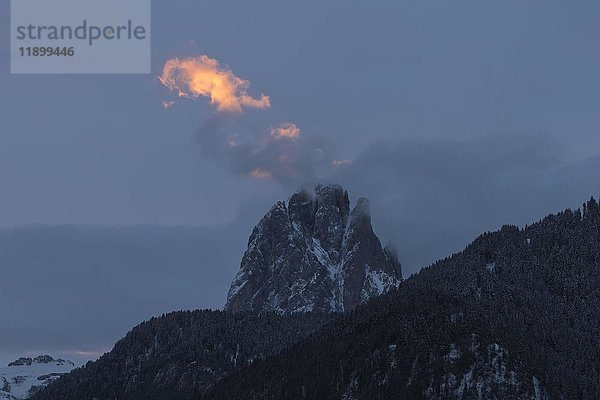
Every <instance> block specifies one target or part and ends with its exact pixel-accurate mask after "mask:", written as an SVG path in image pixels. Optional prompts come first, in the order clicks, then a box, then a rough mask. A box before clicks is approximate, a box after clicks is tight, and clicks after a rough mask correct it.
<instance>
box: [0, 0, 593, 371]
mask: <svg viewBox="0 0 600 400" xmlns="http://www.w3.org/2000/svg"><path fill="white" fill-rule="evenodd" d="M8 10H9V8H8V2H7V1H6V0H2V2H0V226H1V227H4V228H8V227H14V226H19V225H23V224H32V223H44V224H50V225H56V224H65V223H68V224H77V225H104V226H113V225H119V226H134V225H168V226H173V225H187V226H196V227H199V228H194V229H191V230H188V231H186V230H183V231H177V232H175V233H173V231H169V230H162V231H161V233H160V234H157V235H158V237H160V238H166V237H173V238H180V239H181V241H182V243H184V244H177V243H176V242H177V240H175V239H174V240H173V241H174V242H173V243H171V242H169V243H171V244H169V245H165V251H164V254H163V255H165V254H166V255H173V258H172V259H171V258H169V257H163V258H160V257H159V258H158V259H155V261H156V262H154V263H151V265H152V266H151V267H150V266H147V264H144V263H143V262H141V261H140V262H139V264H136V266H135V267H128V266H127V265H130V263H129V261H130V260H133V259H137V260H138V261H139V259H140V257H142V258H143V257H144V254H145V255H146V256H147V253H144V251H141V250H139V249H147V248H150V249H151V248H152V247H153V245H155V244H156V240H157V239H156V237H157V236H156V235H155V236H153V235H152V234H149V233H148V232H147V231H143V233H140V236H139V238H140V239H139V240H140V241H143V242H144V244H143V245H139V246H138V245H136V244H135V243H134V244H131V243H132V242H131V241H128V240H129V239H123V241H119V243H130V244H131V246H133V247H135V246H138V247H136V248H137V249H138V250H137V251H124V252H123V254H122V257H121V256H118V257H121V258H119V260H120V261H113V260H116V259H114V258H110V257H108V258H106V259H105V261H104V263H102V262H99V264H94V263H92V262H87V261H85V255H86V253H85V252H81V251H79V252H77V253H76V254H71V255H68V254H67V255H65V254H64V252H63V251H58V250H57V249H59V248H60V249H65V251H66V252H68V248H69V242H68V239H69V238H70V239H69V240H74V239H73V236H75V237H77V235H73V234H72V233H71V234H69V233H68V232H67V233H65V232H64V231H62V230H57V231H53V230H44V229H42V233H39V232H38V231H36V230H35V229H33V228H30V229H33V230H34V231H35V232H38V233H39V234H40V235H42V237H44V236H43V235H46V236H45V237H55V238H57V243H56V246H57V247H56V248H55V250H54V253H60V255H57V254H54V255H53V256H52V257H49V258H44V257H42V256H40V254H46V253H44V251H48V249H47V248H46V247H44V246H43V245H42V244H40V243H47V241H46V240H38V241H37V242H36V241H35V240H33V239H31V238H30V236H28V235H29V234H25V233H23V230H22V228H18V229H16V230H15V228H12V229H8V230H7V229H4V230H3V231H2V232H3V233H2V235H0V236H1V238H0V241H1V240H4V243H3V244H2V243H0V248H2V247H1V246H4V247H3V248H4V249H5V251H6V254H5V255H4V258H2V256H1V255H0V261H2V262H3V263H4V264H0V304H2V305H3V309H4V310H10V311H3V313H1V314H0V342H2V343H0V362H2V363H3V362H4V358H8V357H12V356H13V355H14V354H20V353H23V352H28V351H37V350H38V349H39V350H42V349H48V350H49V351H50V350H51V351H54V352H55V353H60V352H61V351H63V352H64V354H68V353H69V352H71V353H72V352H76V351H80V352H86V351H90V352H94V351H99V350H98V349H106V348H110V346H111V345H112V343H113V341H114V340H115V339H117V338H119V337H120V336H122V335H123V334H124V333H125V332H126V331H127V329H129V328H130V327H132V326H133V325H135V324H136V323H137V322H139V321H140V320H142V319H145V318H148V317H150V316H151V315H156V314H160V313H162V312H165V311H168V310H171V309H180V308H195V307H197V308H203V307H213V308H217V307H220V306H222V304H223V303H224V299H225V295H226V291H227V288H228V286H229V283H230V281H231V279H232V278H233V275H234V274H235V272H236V270H237V269H238V268H239V260H240V258H241V256H242V253H243V249H244V246H245V242H246V240H247V236H248V235H249V233H250V232H251V229H252V226H253V224H254V223H256V222H257V221H258V219H259V218H260V217H261V216H262V215H263V214H264V213H265V212H266V210H268V208H269V207H270V206H271V205H272V204H273V203H274V202H275V201H276V200H279V199H284V198H287V197H289V195H290V194H291V193H292V192H293V191H294V190H296V189H297V188H298V187H299V186H302V185H304V184H307V185H312V184H314V183H315V182H317V181H325V182H330V181H331V182H334V181H335V182H339V183H341V184H343V185H344V186H345V187H346V188H347V189H348V191H349V193H350V197H351V199H352V201H353V202H355V201H356V200H357V198H358V197H362V196H364V197H368V198H369V199H370V200H371V205H372V214H373V223H374V225H375V230H376V231H377V233H379V235H380V237H381V239H382V241H384V242H387V241H392V242H394V243H395V244H396V246H397V247H398V249H399V253H400V260H401V262H402V263H403V266H404V269H405V275H408V274H410V273H413V272H415V271H417V270H418V269H419V268H420V267H422V266H425V265H427V264H428V263H431V262H433V261H434V260H435V259H437V258H440V257H444V256H446V255H449V254H450V253H452V252H454V251H458V250H460V249H461V248H462V247H463V246H464V245H466V244H467V243H468V242H469V241H471V240H472V239H473V238H474V237H476V236H477V235H478V234H480V233H482V232H483V231H486V230H494V229H497V228H499V227H500V226H501V225H502V224H505V223H512V224H519V225H522V224H525V223H531V222H534V221H536V220H537V219H539V218H541V217H542V216H544V215H545V214H547V213H549V212H554V211H559V210H561V209H564V208H567V207H571V208H573V207H578V206H579V204H580V203H582V202H583V201H584V200H586V199H588V198H589V197H590V196H591V195H596V194H600V180H599V179H598V171H600V151H599V150H598V149H600V135H598V127H599V126H600V98H599V93H600V79H599V78H598V71H600V47H599V46H598V38H600V24H598V22H597V16H598V15H599V13H600V4H599V3H598V2H594V1H578V2H576V3H573V2H564V1H527V2H524V1H520V0H515V1H502V2H481V1H452V2H448V1H432V2H423V1H408V2H405V1H379V2H365V1H353V0H350V1H348V0H345V1H327V2H322V1H313V0H309V1H302V2H282V1H280V0H272V1H252V2H248V1H184V0H170V1H154V2H153V9H152V12H153V20H152V24H153V25H152V71H153V73H152V74H151V75H91V76H86V75H64V76H61V75H10V74H9V60H8V56H9V53H8V44H9V40H8V37H9V29H8V23H9V18H8ZM199 55H207V56H208V57H211V58H213V59H215V60H218V61H219V62H220V63H221V65H222V66H225V65H227V66H229V68H230V69H231V71H232V73H234V74H235V75H236V76H238V77H240V78H242V79H245V80H248V81H249V82H250V86H249V88H248V92H249V94H250V95H251V96H253V97H255V98H258V96H260V95H261V94H265V95H267V96H269V98H270V103H271V107H268V108H266V109H257V108H247V109H245V110H244V112H243V113H237V114H236V115H233V114H232V113H222V112H220V111H218V110H217V108H216V107H215V105H214V104H210V102H209V100H208V99H207V98H205V97H200V98H198V99H196V100H189V99H177V98H175V97H174V96H173V93H171V92H169V90H168V89H167V88H166V87H165V86H164V85H163V84H161V82H160V80H159V79H158V77H159V76H160V75H161V70H162V68H163V65H164V64H165V62H166V61H167V60H169V59H173V58H175V57H179V58H187V57H196V56H199ZM163 101H175V103H174V104H173V105H172V106H171V107H169V108H164V107H163V104H162V102H163ZM284 122H290V123H293V124H295V126H297V127H298V129H299V130H300V132H301V133H300V137H299V138H298V140H294V141H290V142H285V143H284V142H275V141H274V139H273V138H274V136H272V135H269V132H270V131H271V130H272V129H273V128H276V127H278V126H280V124H282V123H284ZM230 136H231V137H235V139H236V140H239V141H240V142H241V143H242V145H241V146H239V147H232V148H229V147H226V146H225V147H223V146H222V144H223V143H224V142H223V138H225V137H227V138H229V137H230ZM265 138H269V139H268V140H270V141H269V142H265V140H267V139H265ZM284 154H285V155H286V157H288V156H289V157H290V159H291V161H290V163H291V164H290V165H289V166H290V168H289V169H287V168H285V169H283V168H281V164H280V162H281V156H282V155H284ZM334 160H338V161H340V160H343V162H340V163H338V165H337V166H333V165H332V164H331V163H332V162H333V161H334ZM257 167H260V170H261V171H262V173H261V174H255V176H254V177H253V176H252V175H251V172H252V171H255V170H256V169H257ZM36 229H39V227H38V228H36ZM15 232H17V233H15ZM102 232H103V233H102V234H97V236H94V235H89V236H86V238H87V239H86V240H88V242H87V243H88V244H89V243H94V242H95V241H96V240H97V241H98V242H99V243H102V244H101V245H98V247H97V248H94V249H92V250H90V253H89V254H93V255H94V256H98V254H107V253H111V250H110V249H111V247H110V243H111V240H115V238H117V239H118V238H122V236H119V234H118V233H115V231H114V230H111V229H108V230H106V231H102ZM131 232H136V230H132V231H131ZM169 232H171V233H173V235H172V236H169ZM111 235H112V236H111ZM161 235H163V236H161ZM126 236H127V235H126ZM134 236H135V235H134ZM15 237H16V238H18V240H23V241H25V242H27V240H33V242H32V243H37V245H36V246H32V247H31V248H30V249H29V250H28V251H25V252H24V253H22V254H21V253H19V252H18V251H17V250H14V248H12V247H11V248H12V249H13V250H12V251H8V250H6V249H8V248H9V247H7V246H9V245H8V244H7V243H9V244H10V243H12V242H10V240H16V239H15ZM107 237H112V239H107ZM127 237H129V236H127ZM7 238H11V239H10V240H9V239H7ZM38 239H39V237H38ZM131 240H133V239H131ZM136 240H138V239H136ZM165 240H166V239H165ZM194 240H197V241H198V245H197V247H195V246H193V245H192V244H190V243H193V242H194ZM133 242H135V240H133ZM162 242H163V241H162V240H161V241H159V243H162ZM106 243H108V244H106ZM83 248H84V249H85V248H87V247H85V246H83ZM215 248H218V249H219V251H215V250H214V249H215ZM205 249H206V251H205ZM19 254H21V256H22V257H23V258H22V260H23V261H22V263H23V264H22V265H21V264H20V262H21V261H20V260H21V259H20V258H19V257H20V256H19ZM111 256H112V255H111ZM118 257H117V258H118ZM100 258H102V257H100ZM31 260H34V261H31ZM39 260H46V261H44V262H41V261H39ZM134 263H135V262H134ZM9 264H10V265H9ZM144 265H146V267H144ZM193 265H195V266H196V267H195V268H192V266H193ZM78 266H80V267H78ZM78 268H80V269H78ZM94 268H100V269H102V271H103V272H102V274H101V276H100V277H101V279H99V281H97V282H99V283H98V284H93V285H91V286H90V285H89V284H88V282H89V280H90V279H93V278H91V277H92V276H93V275H94V271H95V269H94ZM144 268H146V269H144ZM165 271H168V273H167V272H165ZM144 274H145V276H146V277H147V276H152V277H153V278H148V279H141V280H140V276H141V275H144ZM163 274H166V275H168V276H169V278H170V280H166V279H163ZM44 276H45V277H48V276H52V277H54V278H53V279H51V281H52V287H49V286H48V285H43V284H41V283H40V282H39V281H38V277H44ZM117 276H118V278H116V277H117ZM115 279H119V280H120V282H119V283H115V284H114V285H111V284H110V282H114V281H115ZM195 281H197V284H196V285H194V284H193V283H194V282H195ZM86 285H87V286H86ZM82 287H88V289H89V291H87V292H86V291H82V290H81V288H82ZM32 288H35V289H36V290H32ZM107 291H108V292H109V293H110V294H111V296H112V297H113V298H116V299H120V300H119V301H115V302H110V301H106V299H105V298H103V297H102V293H106V292H107ZM72 293H78V294H79V295H78V297H77V299H78V300H77V303H78V305H77V309H75V308H72V309H71V308H69V304H71V303H70V299H72V297H70V296H72ZM86 293H91V294H90V295H88V296H86ZM25 299H26V300H25ZM123 304H127V305H128V306H127V307H122V305H123ZM42 305H44V307H42ZM73 307H74V306H73ZM65 310H69V313H65ZM115 313H120V314H119V316H118V317H116V316H115ZM65 315H67V316H65ZM90 315H92V316H95V317H94V318H92V317H90ZM90 318H91V319H90ZM93 324H97V326H101V327H102V329H98V330H96V333H93V332H92V331H93V330H92V329H90V328H89V327H90V326H93ZM84 325H85V328H84V327H83V326H84ZM7 326H10V329H8V328H6V327H7ZM41 326H43V327H46V328H47V329H49V331H44V329H42V328H41ZM66 326H68V328H67V327H66ZM50 331H51V332H50ZM24 332H28V333H27V335H25V334H24ZM36 332H38V333H36ZM49 332H50V333H49ZM3 354H4V356H3ZM7 354H9V355H7ZM2 357H4V358H2Z"/></svg>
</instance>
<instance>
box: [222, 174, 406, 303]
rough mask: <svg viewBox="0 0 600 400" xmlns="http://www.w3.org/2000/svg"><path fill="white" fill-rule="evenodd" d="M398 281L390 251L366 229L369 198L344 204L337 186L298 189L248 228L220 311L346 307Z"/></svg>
mask: <svg viewBox="0 0 600 400" xmlns="http://www.w3.org/2000/svg"><path fill="white" fill-rule="evenodd" d="M401 281H402V272H401V267H400V263H399V262H398V258H397V256H396V253H395V251H394V250H393V249H391V248H389V247H387V248H382V246H381V243H380V241H379V239H378V238H377V236H376V235H375V233H374V232H373V228H372V226H371V214H370V210H369V201H368V200H367V199H365V198H361V199H359V200H358V202H357V204H356V206H355V207H354V209H352V210H351V209H350V201H349V199H348V193H347V192H346V191H345V190H344V189H343V188H342V187H341V186H339V185H319V186H317V187H316V188H315V190H314V191H313V192H309V191H307V190H300V191H298V192H297V193H295V194H294V195H293V196H292V197H290V199H289V200H288V201H287V202H278V203H277V204H275V205H274V206H273V207H272V208H271V209H270V210H269V212H268V213H267V214H266V215H265V216H264V217H263V218H262V219H261V221H260V222H259V223H258V225H256V227H255V228H254V230H253V231H252V234H251V236H250V240H249V242H248V249H247V250H246V252H245V254H244V257H243V259H242V263H241V268H240V271H239V273H238V274H237V276H236V278H235V280H234V281H233V283H232V285H231V288H230V290H229V294H228V297H227V304H226V306H225V309H226V310H231V311H236V312H237V311H242V310H244V311H249V310H251V311H263V310H264V311H274V312H277V313H292V312H308V311H319V312H337V311H347V310H351V309H353V308H355V307H356V306H357V305H359V304H361V303H364V302H366V301H367V300H368V299H370V298H372V297H374V296H378V295H381V294H383V293H385V292H387V291H389V290H390V289H391V288H395V287H397V286H398V285H399V283H400V282H401Z"/></svg>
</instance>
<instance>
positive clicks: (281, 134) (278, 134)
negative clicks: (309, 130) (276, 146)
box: [271, 122, 300, 140]
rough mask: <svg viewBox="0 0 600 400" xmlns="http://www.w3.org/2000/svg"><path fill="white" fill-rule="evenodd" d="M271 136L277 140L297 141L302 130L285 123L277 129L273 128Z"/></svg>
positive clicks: (292, 124)
mask: <svg viewBox="0 0 600 400" xmlns="http://www.w3.org/2000/svg"><path fill="white" fill-rule="evenodd" d="M271 136H272V137H273V138H275V139H291V140H296V139H298V138H299V137H300V128H298V127H297V126H296V124H294V123H292V122H284V123H283V124H281V125H279V126H278V127H276V128H271Z"/></svg>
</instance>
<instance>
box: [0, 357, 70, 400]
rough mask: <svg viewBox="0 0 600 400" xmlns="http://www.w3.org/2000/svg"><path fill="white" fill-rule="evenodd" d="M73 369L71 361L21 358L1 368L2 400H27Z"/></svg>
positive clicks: (0, 393) (50, 358)
mask: <svg viewBox="0 0 600 400" xmlns="http://www.w3.org/2000/svg"><path fill="white" fill-rule="evenodd" d="M73 368H75V365H74V364H73V363H72V362H71V361H67V360H62V359H58V360H55V359H53V358H52V357H50V356H39V357H35V358H33V359H32V358H29V357H22V358H19V359H18V360H16V361H14V362H12V363H10V364H9V365H8V366H7V367H4V368H0V400H16V399H26V398H28V397H29V395H30V394H32V393H34V392H35V391H36V390H39V389H40V388H41V387H43V386H46V385H48V384H49V383H50V382H52V381H53V380H55V379H57V378H58V377H60V376H61V375H64V374H66V373H68V372H70V371H71V370H72V369H73Z"/></svg>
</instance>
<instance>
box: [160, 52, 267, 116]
mask: <svg viewBox="0 0 600 400" xmlns="http://www.w3.org/2000/svg"><path fill="white" fill-rule="evenodd" d="M159 80H160V82H161V83H162V84H163V85H164V86H166V87H167V88H169V89H170V90H171V91H174V92H177V94H178V95H179V97H185V98H190V99H195V98H198V97H200V96H204V97H208V98H210V102H211V103H212V104H213V105H215V107H216V108H217V110H218V111H230V112H242V111H243V109H244V108H257V109H265V108H269V107H271V100H270V99H269V97H268V96H265V95H264V94H263V95H261V96H260V97H258V98H254V97H252V96H250V95H249V94H248V88H249V86H250V82H248V81H247V80H244V79H242V78H239V77H237V76H236V75H235V74H234V73H233V72H232V71H231V70H230V69H229V67H227V66H222V65H220V64H219V61H217V60H215V59H213V58H210V57H208V56H205V55H200V56H197V57H189V58H183V59H179V58H174V59H170V60H167V62H166V63H165V65H164V67H163V70H162V74H161V76H160V77H159Z"/></svg>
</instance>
